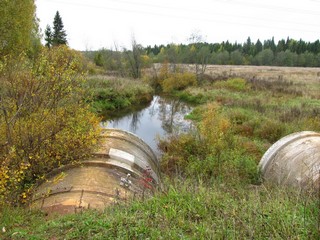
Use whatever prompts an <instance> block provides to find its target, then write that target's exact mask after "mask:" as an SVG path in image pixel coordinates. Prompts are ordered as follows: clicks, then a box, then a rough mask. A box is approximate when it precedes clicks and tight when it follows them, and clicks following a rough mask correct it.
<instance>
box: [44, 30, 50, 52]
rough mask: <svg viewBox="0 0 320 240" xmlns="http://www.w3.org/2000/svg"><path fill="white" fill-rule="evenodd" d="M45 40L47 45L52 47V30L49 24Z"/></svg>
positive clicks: (45, 32)
mask: <svg viewBox="0 0 320 240" xmlns="http://www.w3.org/2000/svg"><path fill="white" fill-rule="evenodd" d="M44 40H45V41H46V47H48V48H50V47H51V46H52V31H51V27H50V26H49V25H47V27H46V29H45V31H44Z"/></svg>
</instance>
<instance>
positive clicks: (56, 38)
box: [52, 11, 68, 46]
mask: <svg viewBox="0 0 320 240" xmlns="http://www.w3.org/2000/svg"><path fill="white" fill-rule="evenodd" d="M63 28H64V26H63V23H62V19H61V17H60V14H59V11H57V13H56V15H55V17H54V20H53V34H52V45H53V46H57V45H61V44H64V45H66V44H67V43H68V42H67V34H66V31H65V30H64V29H63Z"/></svg>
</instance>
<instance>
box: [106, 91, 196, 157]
mask: <svg viewBox="0 0 320 240" xmlns="http://www.w3.org/2000/svg"><path fill="white" fill-rule="evenodd" d="M191 111H192V107H191V106H189V105H187V104H186V103H184V102H182V101H180V100H177V99H172V98H166V97H160V96H154V98H153V100H152V102H151V103H150V105H149V106H147V107H146V108H144V109H142V110H139V111H136V112H132V113H129V114H127V115H125V116H123V117H120V118H113V119H110V120H106V121H105V122H102V126H103V127H107V128H119V129H122V130H126V131H129V132H131V133H134V134H136V135H137V136H139V137H140V138H141V139H143V140H144V141H145V142H146V143H147V144H148V145H149V146H150V147H151V148H152V149H153V150H154V152H155V153H157V154H159V151H158V148H157V142H158V140H157V139H158V138H159V137H161V138H162V137H166V136H169V135H170V134H179V133H182V132H187V131H189V130H190V129H191V128H192V127H193V125H192V122H191V121H189V120H185V119H184V117H185V115H187V114H189V113H190V112H191Z"/></svg>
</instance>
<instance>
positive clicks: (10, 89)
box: [0, 46, 99, 204]
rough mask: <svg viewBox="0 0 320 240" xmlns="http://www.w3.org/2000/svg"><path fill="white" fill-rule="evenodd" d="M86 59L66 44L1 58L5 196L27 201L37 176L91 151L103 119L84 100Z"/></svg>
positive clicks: (0, 176) (0, 162)
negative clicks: (32, 54)
mask: <svg viewBox="0 0 320 240" xmlns="http://www.w3.org/2000/svg"><path fill="white" fill-rule="evenodd" d="M82 63H83V61H82V57H81V55H80V54H79V53H78V52H76V51H73V50H70V49H69V48H68V47H67V46H59V47H54V48H52V49H47V48H44V49H43V50H42V52H41V53H40V54H39V56H38V58H37V59H35V60H30V59H29V58H28V57H27V56H26V55H25V54H23V53H22V54H21V55H20V56H19V58H18V59H17V58H15V59H13V58H10V56H8V57H6V58H4V61H3V62H2V63H1V64H0V65H1V66H2V67H1V69H0V89H1V90H0V200H2V202H4V201H5V202H10V203H14V204H16V203H19V202H21V201H20V200H23V201H22V202H25V201H26V199H27V196H28V194H29V192H30V188H31V187H32V185H33V184H34V183H35V181H36V180H37V179H39V178H41V177H43V176H44V175H45V174H46V173H47V172H49V171H51V170H52V169H53V168H56V167H58V166H60V165H63V164H67V163H70V162H72V161H75V160H80V159H82V158H83V157H85V156H87V155H88V154H89V153H90V150H91V148H92V146H93V145H94V143H95V141H96V139H97V135H98V128H96V127H97V126H98V122H99V121H98V119H97V118H96V117H95V116H94V115H93V114H92V113H90V111H89V109H88V107H87V106H86V104H85V103H84V102H83V100H82V98H83V95H84V94H83V91H84V90H83V88H82V85H83V82H84V75H83V73H82V72H83V69H84V68H83V64H82Z"/></svg>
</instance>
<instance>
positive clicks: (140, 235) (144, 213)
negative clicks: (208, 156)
mask: <svg viewBox="0 0 320 240" xmlns="http://www.w3.org/2000/svg"><path fill="white" fill-rule="evenodd" d="M166 185H167V186H169V187H168V188H167V189H166V190H165V191H164V192H163V193H158V194H156V196H155V197H153V198H151V199H149V200H146V201H144V202H139V201H135V202H133V203H131V204H129V205H116V206H112V207H109V208H107V209H106V210H105V211H104V212H98V211H93V210H90V211H86V212H83V213H82V214H78V215H68V216H63V217H56V218H51V219H50V218H49V219H47V217H46V216H44V215H43V214H40V213H39V212H28V211H27V210H21V209H14V210H12V209H9V210H8V209H7V211H2V213H1V215H0V220H1V221H0V222H1V227H5V229H6V232H5V233H2V238H3V239H253V238H254V239H316V238H317V236H318V235H317V234H318V232H317V226H316V223H317V220H318V219H317V218H318V212H319V208H318V206H317V201H316V200H315V199H314V198H313V197H312V196H307V195H299V194H298V193H296V192H290V191H288V189H279V188H274V187H273V188H269V187H265V186H263V185H261V186H254V185H244V186H242V185H236V186H233V185H228V184H225V183H212V184H208V183H204V182H194V181H192V182H190V181H184V182H181V181H174V182H171V183H170V184H169V183H167V184H166Z"/></svg>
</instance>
